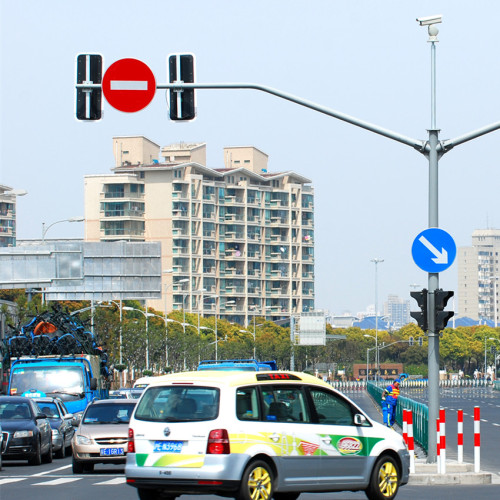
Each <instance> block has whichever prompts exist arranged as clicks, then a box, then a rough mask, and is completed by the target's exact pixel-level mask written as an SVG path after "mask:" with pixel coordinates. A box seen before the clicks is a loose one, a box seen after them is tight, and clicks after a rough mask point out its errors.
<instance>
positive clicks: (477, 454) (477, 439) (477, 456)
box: [474, 406, 481, 472]
mask: <svg viewBox="0 0 500 500" xmlns="http://www.w3.org/2000/svg"><path fill="white" fill-rule="evenodd" d="M480 417H481V412H480V410H479V406H474V472H479V471H480V469H481V433H480Z"/></svg>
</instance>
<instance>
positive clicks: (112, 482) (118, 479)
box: [94, 477, 126, 486]
mask: <svg viewBox="0 0 500 500" xmlns="http://www.w3.org/2000/svg"><path fill="white" fill-rule="evenodd" d="M125 482H126V479H125V478H124V477H115V478H113V479H109V480H108V481H103V482H102V483H94V486H102V485H104V486H113V485H115V484H125Z"/></svg>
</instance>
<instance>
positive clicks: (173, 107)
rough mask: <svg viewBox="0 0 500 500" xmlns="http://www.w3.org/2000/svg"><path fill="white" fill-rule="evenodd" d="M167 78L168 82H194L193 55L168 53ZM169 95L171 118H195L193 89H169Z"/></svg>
mask: <svg viewBox="0 0 500 500" xmlns="http://www.w3.org/2000/svg"><path fill="white" fill-rule="evenodd" d="M168 79H169V82H170V83H194V55H193V54H171V55H169V56H168ZM169 96H170V119H171V120H177V121H180V120H193V119H194V118H195V116H196V109H195V99H194V89H170V90H169Z"/></svg>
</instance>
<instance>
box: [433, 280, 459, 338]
mask: <svg viewBox="0 0 500 500" xmlns="http://www.w3.org/2000/svg"><path fill="white" fill-rule="evenodd" d="M453 295H455V294H454V292H452V291H451V290H449V291H447V290H442V289H441V288H438V289H437V290H436V291H435V292H434V301H435V302H434V303H435V304H436V333H437V332H440V331H442V330H444V329H445V328H446V325H447V323H448V321H449V320H450V318H451V317H452V316H454V315H455V313H454V312H453V311H445V310H444V309H445V307H446V304H448V301H449V300H450V299H451V298H452V297H453Z"/></svg>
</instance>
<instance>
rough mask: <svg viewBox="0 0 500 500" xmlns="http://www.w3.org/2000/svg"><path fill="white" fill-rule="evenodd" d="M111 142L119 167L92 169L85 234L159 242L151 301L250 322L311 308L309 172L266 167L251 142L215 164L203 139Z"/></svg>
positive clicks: (118, 139)
mask: <svg viewBox="0 0 500 500" xmlns="http://www.w3.org/2000/svg"><path fill="white" fill-rule="evenodd" d="M113 145H114V153H115V161H116V164H115V167H114V168H113V169H112V171H113V173H112V174H106V175H88V176H86V177H85V222H86V224H85V239H86V240H87V241H116V240H126V241H160V242H161V246H162V269H163V270H164V274H163V281H162V290H163V292H162V293H163V297H162V299H161V300H156V301H153V300H151V301H148V306H150V307H154V308H155V309H158V310H168V311H171V310H173V309H174V310H175V309H184V310H186V311H189V312H194V313H199V314H202V315H208V316H210V315H217V316H218V317H222V318H224V319H227V320H229V321H234V322H237V323H239V324H243V325H245V324H249V323H250V322H251V321H252V319H253V318H254V316H265V317H267V318H268V319H273V320H277V319H281V318H286V317H288V316H290V314H292V313H295V314H296V313H300V312H302V311H312V310H313V309H314V191H313V188H312V186H311V181H310V180H309V179H307V178H305V177H303V176H301V175H299V174H296V173H294V172H292V171H283V172H277V173H270V172H268V156H267V155H266V154H265V153H263V152H262V151H260V150H259V149H257V148H255V147H252V146H247V147H227V148H224V167H223V168H215V169H214V168H209V167H207V166H206V144H204V143H195V144H188V143H181V144H172V145H168V146H164V147H160V146H159V145H157V144H155V143H154V142H152V141H150V140H149V139H147V138H146V137H142V136H135V137H115V138H113ZM160 159H161V160H160Z"/></svg>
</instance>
